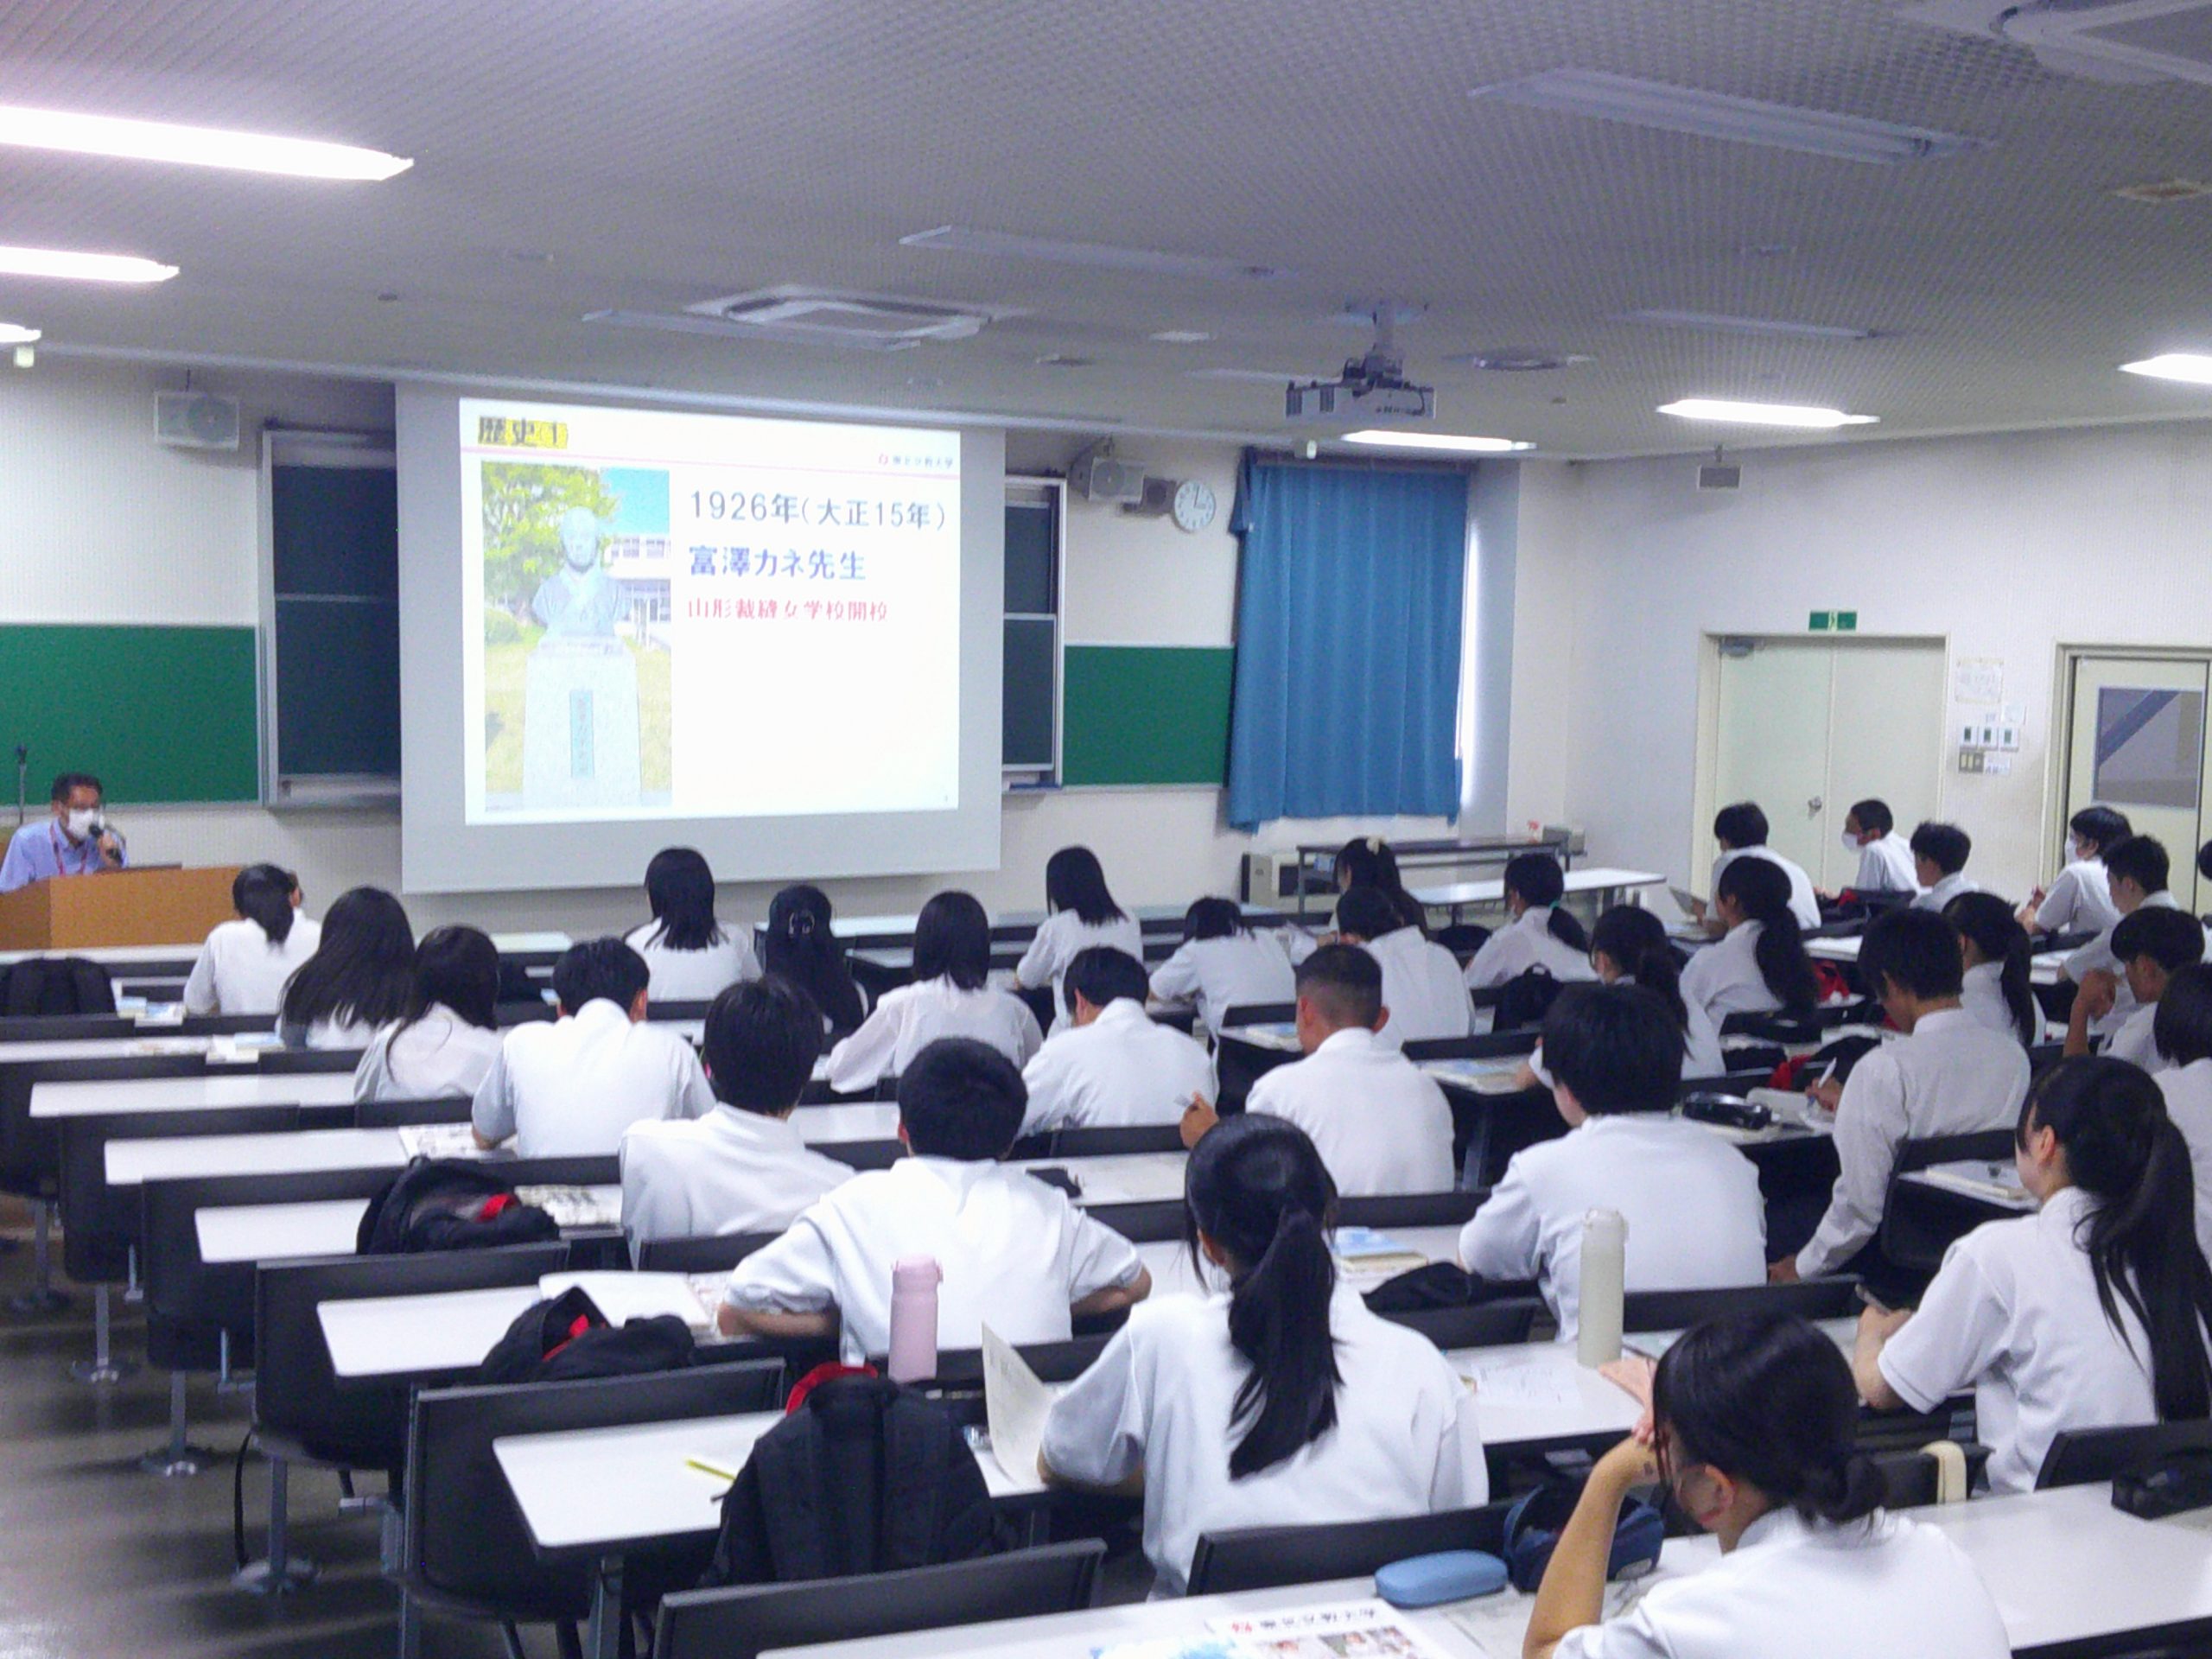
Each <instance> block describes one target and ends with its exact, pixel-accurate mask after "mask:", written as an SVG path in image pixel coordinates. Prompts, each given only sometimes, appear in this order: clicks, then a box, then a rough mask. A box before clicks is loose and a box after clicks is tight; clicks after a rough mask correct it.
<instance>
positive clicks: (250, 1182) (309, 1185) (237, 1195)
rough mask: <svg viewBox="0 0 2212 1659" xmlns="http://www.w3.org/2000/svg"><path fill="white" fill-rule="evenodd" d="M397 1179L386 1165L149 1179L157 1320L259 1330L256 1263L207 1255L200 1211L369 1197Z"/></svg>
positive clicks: (151, 1310) (145, 1215) (149, 1286)
mask: <svg viewBox="0 0 2212 1659" xmlns="http://www.w3.org/2000/svg"><path fill="white" fill-rule="evenodd" d="M390 1179H391V1171H390V1170H385V1169H334V1170H310V1171H307V1172H304V1173H299V1174H293V1175H194V1176H189V1177H187V1178H185V1179H179V1180H164V1181H148V1182H146V1183H145V1184H144V1185H142V1186H141V1187H140V1188H139V1189H138V1201H139V1205H140V1211H139V1214H140V1222H139V1233H140V1239H141V1245H142V1253H141V1256H140V1263H141V1268H142V1273H143V1284H144V1286H145V1291H146V1315H147V1319H148V1322H149V1325H150V1324H152V1323H153V1322H155V1321H156V1320H170V1321H177V1322H185V1323H193V1324H199V1325H207V1326H210V1327H214V1326H221V1327H223V1328H225V1329H227V1330H229V1331H230V1332H232V1336H233V1337H234V1338H238V1339H240V1340H244V1339H245V1338H249V1337H250V1336H251V1332H252V1330H253V1270H254V1264H253V1263H252V1262H204V1261H202V1260H201V1259H200V1228H199V1214H200V1211H202V1210H219V1209H228V1208H231V1207H232V1206H235V1205H261V1204H304V1203H311V1202H314V1201H316V1200H319V1199H326V1198H369V1197H371V1196H372V1194H374V1193H375V1192H377V1191H378V1189H379V1188H380V1187H382V1186H383V1185H384V1184H385V1182H387V1181H389V1180H390Z"/></svg>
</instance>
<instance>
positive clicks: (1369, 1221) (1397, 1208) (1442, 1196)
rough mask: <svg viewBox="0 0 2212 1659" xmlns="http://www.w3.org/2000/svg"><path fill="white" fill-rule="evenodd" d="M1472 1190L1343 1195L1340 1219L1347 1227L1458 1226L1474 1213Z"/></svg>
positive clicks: (1474, 1195)
mask: <svg viewBox="0 0 2212 1659" xmlns="http://www.w3.org/2000/svg"><path fill="white" fill-rule="evenodd" d="M1477 1202H1478V1198H1477V1195H1476V1194H1474V1193H1472V1192H1400V1193H1392V1194H1387V1195H1383V1196H1380V1197H1376V1198H1344V1199H1342V1200H1340V1201H1339V1202H1338V1205H1337V1219H1338V1221H1339V1222H1341V1223H1342V1224H1344V1225H1345V1226H1347V1227H1458V1226H1460V1225H1463V1224H1465V1221H1466V1220H1467V1218H1468V1217H1470V1216H1471V1215H1473V1214H1474V1213H1475V1205H1476V1204H1477Z"/></svg>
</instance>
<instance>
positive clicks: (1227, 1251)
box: [1039, 1116, 1490, 1596]
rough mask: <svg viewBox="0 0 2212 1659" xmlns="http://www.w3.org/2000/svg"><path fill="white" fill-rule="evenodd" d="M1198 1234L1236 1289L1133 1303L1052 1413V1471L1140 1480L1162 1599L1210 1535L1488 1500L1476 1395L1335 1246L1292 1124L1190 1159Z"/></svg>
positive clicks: (1196, 1254)
mask: <svg viewBox="0 0 2212 1659" xmlns="http://www.w3.org/2000/svg"><path fill="white" fill-rule="evenodd" d="M1185 1193H1186V1196H1185V1216H1184V1231H1185V1238H1186V1239H1187V1240H1188V1242H1189V1245H1190V1249H1191V1252H1192V1259H1193V1261H1194V1262H1198V1261H1201V1260H1202V1261H1204V1262H1207V1263H1211V1266H1212V1267H1213V1268H1215V1269H1217V1271H1218V1272H1219V1273H1220V1274H1223V1275H1224V1276H1225V1277H1226V1278H1227V1280H1228V1281H1229V1288H1228V1289H1227V1290H1226V1291H1225V1292H1222V1293H1217V1294H1211V1295H1206V1296H1170V1297H1164V1298H1161V1299H1160V1300H1157V1301H1152V1302H1147V1303H1145V1304H1143V1305H1142V1306H1139V1307H1137V1308H1135V1309H1134V1310H1133V1311H1132V1312H1131V1313H1130V1314H1129V1321H1128V1324H1127V1325H1124V1326H1123V1327H1122V1330H1121V1331H1119V1332H1116V1335H1115V1337H1114V1338H1113V1340H1112V1341H1111V1342H1109V1344H1107V1346H1106V1349H1105V1351H1104V1352H1103V1353H1102V1354H1100V1355H1099V1357H1098V1358H1097V1360H1096V1363H1093V1364H1092V1365H1091V1367H1090V1370H1087V1371H1085V1372H1084V1374H1083V1375H1082V1376H1079V1377H1077V1379H1076V1380H1075V1381H1074V1382H1073V1383H1070V1384H1069V1385H1068V1387H1067V1389H1066V1390H1065V1392H1064V1393H1062V1395H1060V1397H1059V1398H1058V1400H1057V1401H1055V1402H1053V1405H1052V1412H1051V1414H1050V1415H1048V1416H1047V1417H1046V1421H1045V1439H1044V1444H1043V1447H1042V1450H1041V1452H1040V1455H1039V1465H1040V1470H1039V1472H1040V1473H1042V1474H1043V1475H1044V1477H1045V1478H1046V1480H1047V1481H1052V1482H1067V1483H1074V1484H1084V1485H1091V1486H1115V1485H1119V1484H1122V1483H1123V1482H1126V1481H1128V1480H1129V1479H1130V1478H1133V1477H1135V1476H1136V1475H1138V1474H1140V1473H1141V1474H1142V1476H1143V1478H1144V1551H1145V1556H1146V1558H1147V1560H1150V1561H1151V1563H1152V1565H1153V1568H1154V1572H1155V1573H1157V1575H1158V1577H1157V1580H1156V1582H1155V1583H1154V1589H1153V1593H1154V1595H1156V1596H1157V1595H1179V1594H1181V1593H1182V1592H1183V1591H1184V1589H1185V1586H1186V1585H1187V1584H1188V1582H1189V1580H1190V1571H1191V1559H1192V1555H1193V1554H1195V1552H1196V1550H1197V1548H1198V1540H1199V1539H1200V1538H1201V1537H1203V1536H1204V1535H1206V1534H1208V1533H1221V1532H1225V1531H1229V1530H1230V1529H1235V1528H1238V1527H1251V1526H1262V1525H1284V1524H1294V1525H1314V1524H1319V1523H1322V1522H1338V1521H1363V1520H1370V1519H1380V1518H1383V1517H1387V1516H1404V1515H1422V1514H1429V1513H1433V1512H1435V1511H1438V1510H1453V1509H1460V1508H1464V1507H1466V1506H1469V1505H1472V1504H1478V1503H1482V1502H1483V1501H1484V1499H1485V1498H1486V1497H1488V1495H1489V1484H1490V1483H1489V1474H1488V1471H1487V1470H1486V1469H1485V1467H1484V1461H1483V1452H1482V1442H1481V1440H1480V1436H1479V1433H1478V1429H1477V1427H1476V1420H1475V1411H1474V1404H1475V1402H1474V1398H1473V1396H1472V1395H1471V1394H1470V1393H1469V1392H1468V1390H1467V1389H1466V1388H1465V1386H1464V1385H1463V1384H1462V1383H1460V1381H1459V1378H1458V1376H1455V1375H1454V1374H1453V1373H1452V1368H1451V1367H1450V1366H1449V1365H1448V1364H1446V1363H1444V1357H1443V1356H1442V1355H1441V1354H1440V1353H1439V1352H1438V1351H1436V1349H1435V1347H1434V1346H1433V1344H1430V1343H1429V1342H1427V1340H1426V1339H1424V1338H1421V1337H1420V1336H1418V1335H1417V1334H1415V1333H1414V1332H1411V1331H1408V1330H1407V1329H1405V1328H1404V1327H1402V1326H1400V1325H1393V1324H1391V1323H1389V1321H1388V1320H1385V1319H1379V1318H1377V1317H1376V1315H1375V1314H1373V1313H1369V1312H1368V1310H1367V1305H1366V1304H1365V1303H1364V1302H1363V1300H1361V1299H1360V1296H1359V1294H1358V1292H1357V1291H1355V1290H1353V1289H1351V1287H1348V1286H1345V1285H1343V1284H1340V1283H1338V1280H1337V1274H1336V1265H1335V1263H1334V1262H1333V1261H1332V1259H1331V1257H1330V1255H1329V1243H1328V1237H1329V1228H1330V1227H1331V1226H1332V1224H1333V1222H1334V1218H1335V1216H1334V1212H1335V1209H1336V1192H1335V1189H1334V1188H1333V1187H1332V1185H1331V1184H1330V1181H1329V1175H1328V1172H1327V1170H1326V1169H1325V1168H1324V1167H1323V1166H1322V1162H1321V1159H1320V1157H1319V1154H1317V1153H1316V1152H1315V1151H1314V1149H1313V1142H1312V1141H1308V1140H1307V1139H1306V1136H1305V1135H1303V1134H1301V1133H1300V1131H1299V1130H1298V1128H1296V1127H1295V1126H1294V1125H1292V1124H1289V1123H1286V1122H1283V1121H1282V1120H1281V1119H1280V1118H1274V1117H1252V1116H1245V1117H1239V1118H1232V1119H1231V1120H1230V1121H1229V1122H1226V1123H1224V1124H1223V1125H1222V1126H1221V1128H1218V1129H1217V1130H1216V1131H1215V1132H1214V1133H1213V1134H1211V1135H1208V1136H1207V1137H1206V1139H1205V1141H1203V1142H1202V1143H1201V1144H1200V1145H1199V1147H1198V1150H1197V1151H1196V1152H1194V1153H1193V1154H1192V1155H1191V1163H1190V1169H1189V1173H1188V1175H1187V1177H1186V1187H1185Z"/></svg>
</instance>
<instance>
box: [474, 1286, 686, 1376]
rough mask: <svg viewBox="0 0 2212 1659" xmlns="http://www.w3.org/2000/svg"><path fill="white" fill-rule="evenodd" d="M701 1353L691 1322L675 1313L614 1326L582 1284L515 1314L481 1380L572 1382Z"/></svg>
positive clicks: (665, 1367)
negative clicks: (513, 1320)
mask: <svg viewBox="0 0 2212 1659" xmlns="http://www.w3.org/2000/svg"><path fill="white" fill-rule="evenodd" d="M697 1357H698V1344H697V1343H696V1341H695V1340H694V1339H693V1338H692V1335H691V1327H690V1325H686V1324H684V1323H683V1320H681V1319H677V1317H676V1316H675V1315H674V1314H673V1313H661V1314H656V1315H655V1316H654V1317H652V1319H632V1320H630V1321H628V1322H627V1323H626V1324H624V1325H610V1324H608V1323H607V1315H606V1314H604V1313H601V1312H600V1311H599V1308H598V1306H596V1305H595V1304H594V1302H593V1301H592V1300H591V1298H590V1297H589V1296H588V1295H587V1294H584V1291H583V1290H582V1287H578V1286H571V1287H569V1289H567V1290H564V1291H563V1292H562V1293H561V1294H559V1295H558V1296H556V1297H553V1298H551V1299H550V1300H546V1301H539V1302H532V1303H531V1305H530V1306H528V1307H526V1308H524V1309H523V1311H522V1312H521V1313H519V1314H518V1315H516V1317H515V1322H514V1323H513V1324H512V1325H509V1326H508V1327H507V1333H506V1335H505V1336H504V1337H501V1338H499V1341H497V1342H495V1343H493V1344H492V1351H491V1352H489V1353H487V1354H486V1355H485V1356H484V1363H483V1364H482V1365H481V1366H480V1367H479V1368H478V1369H477V1372H476V1380H477V1381H478V1382H479V1383H574V1382H576V1381H579V1380H580V1379H582V1378H584V1377H588V1376H641V1375H644V1374H645V1373H646V1372H650V1371H680V1370H686V1369H688V1368H689V1367H690V1365H691V1363H693V1361H695V1360H696V1358H697Z"/></svg>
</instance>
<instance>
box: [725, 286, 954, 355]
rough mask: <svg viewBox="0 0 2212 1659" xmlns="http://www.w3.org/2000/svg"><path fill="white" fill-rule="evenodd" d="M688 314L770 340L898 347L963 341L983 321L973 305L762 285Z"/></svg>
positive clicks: (882, 350)
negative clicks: (719, 322) (710, 318)
mask: <svg viewBox="0 0 2212 1659" xmlns="http://www.w3.org/2000/svg"><path fill="white" fill-rule="evenodd" d="M686 309H688V310H689V311H690V312H691V313H692V314H693V315H697V316H703V317H713V318H715V319H717V320H718V321H722V322H725V323H734V324H735V325H736V326H738V327H741V328H744V329H746V330H747V331H748V332H752V333H758V334H762V335H765V336H766V337H769V338H772V339H779V340H801V341H813V342H817V343H819V344H822V345H826V346H865V347H868V348H870V349H873V350H875V351H880V352H885V351H893V352H895V351H903V350H905V349H906V348H907V347H909V346H918V345H920V344H921V343H922V342H923V341H924V340H969V339H972V338H974V336H975V335H976V334H979V333H980V332H982V327H983V325H984V324H985V323H987V322H988V321H990V320H991V318H990V314H989V313H988V312H987V311H984V310H982V309H981V308H977V307H974V306H963V305H948V304H944V303H942V302H937V301H931V300H905V299H898V298H894V297H893V296H889V295H884V294H836V293H830V292H828V291H825V290H823V289H806V288H768V289H760V291H758V292H757V293H752V294H733V295H731V296H728V298H726V299H720V300H708V301H706V302H703V303H702V304H699V305H694V306H690V307H687V308H686Z"/></svg>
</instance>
